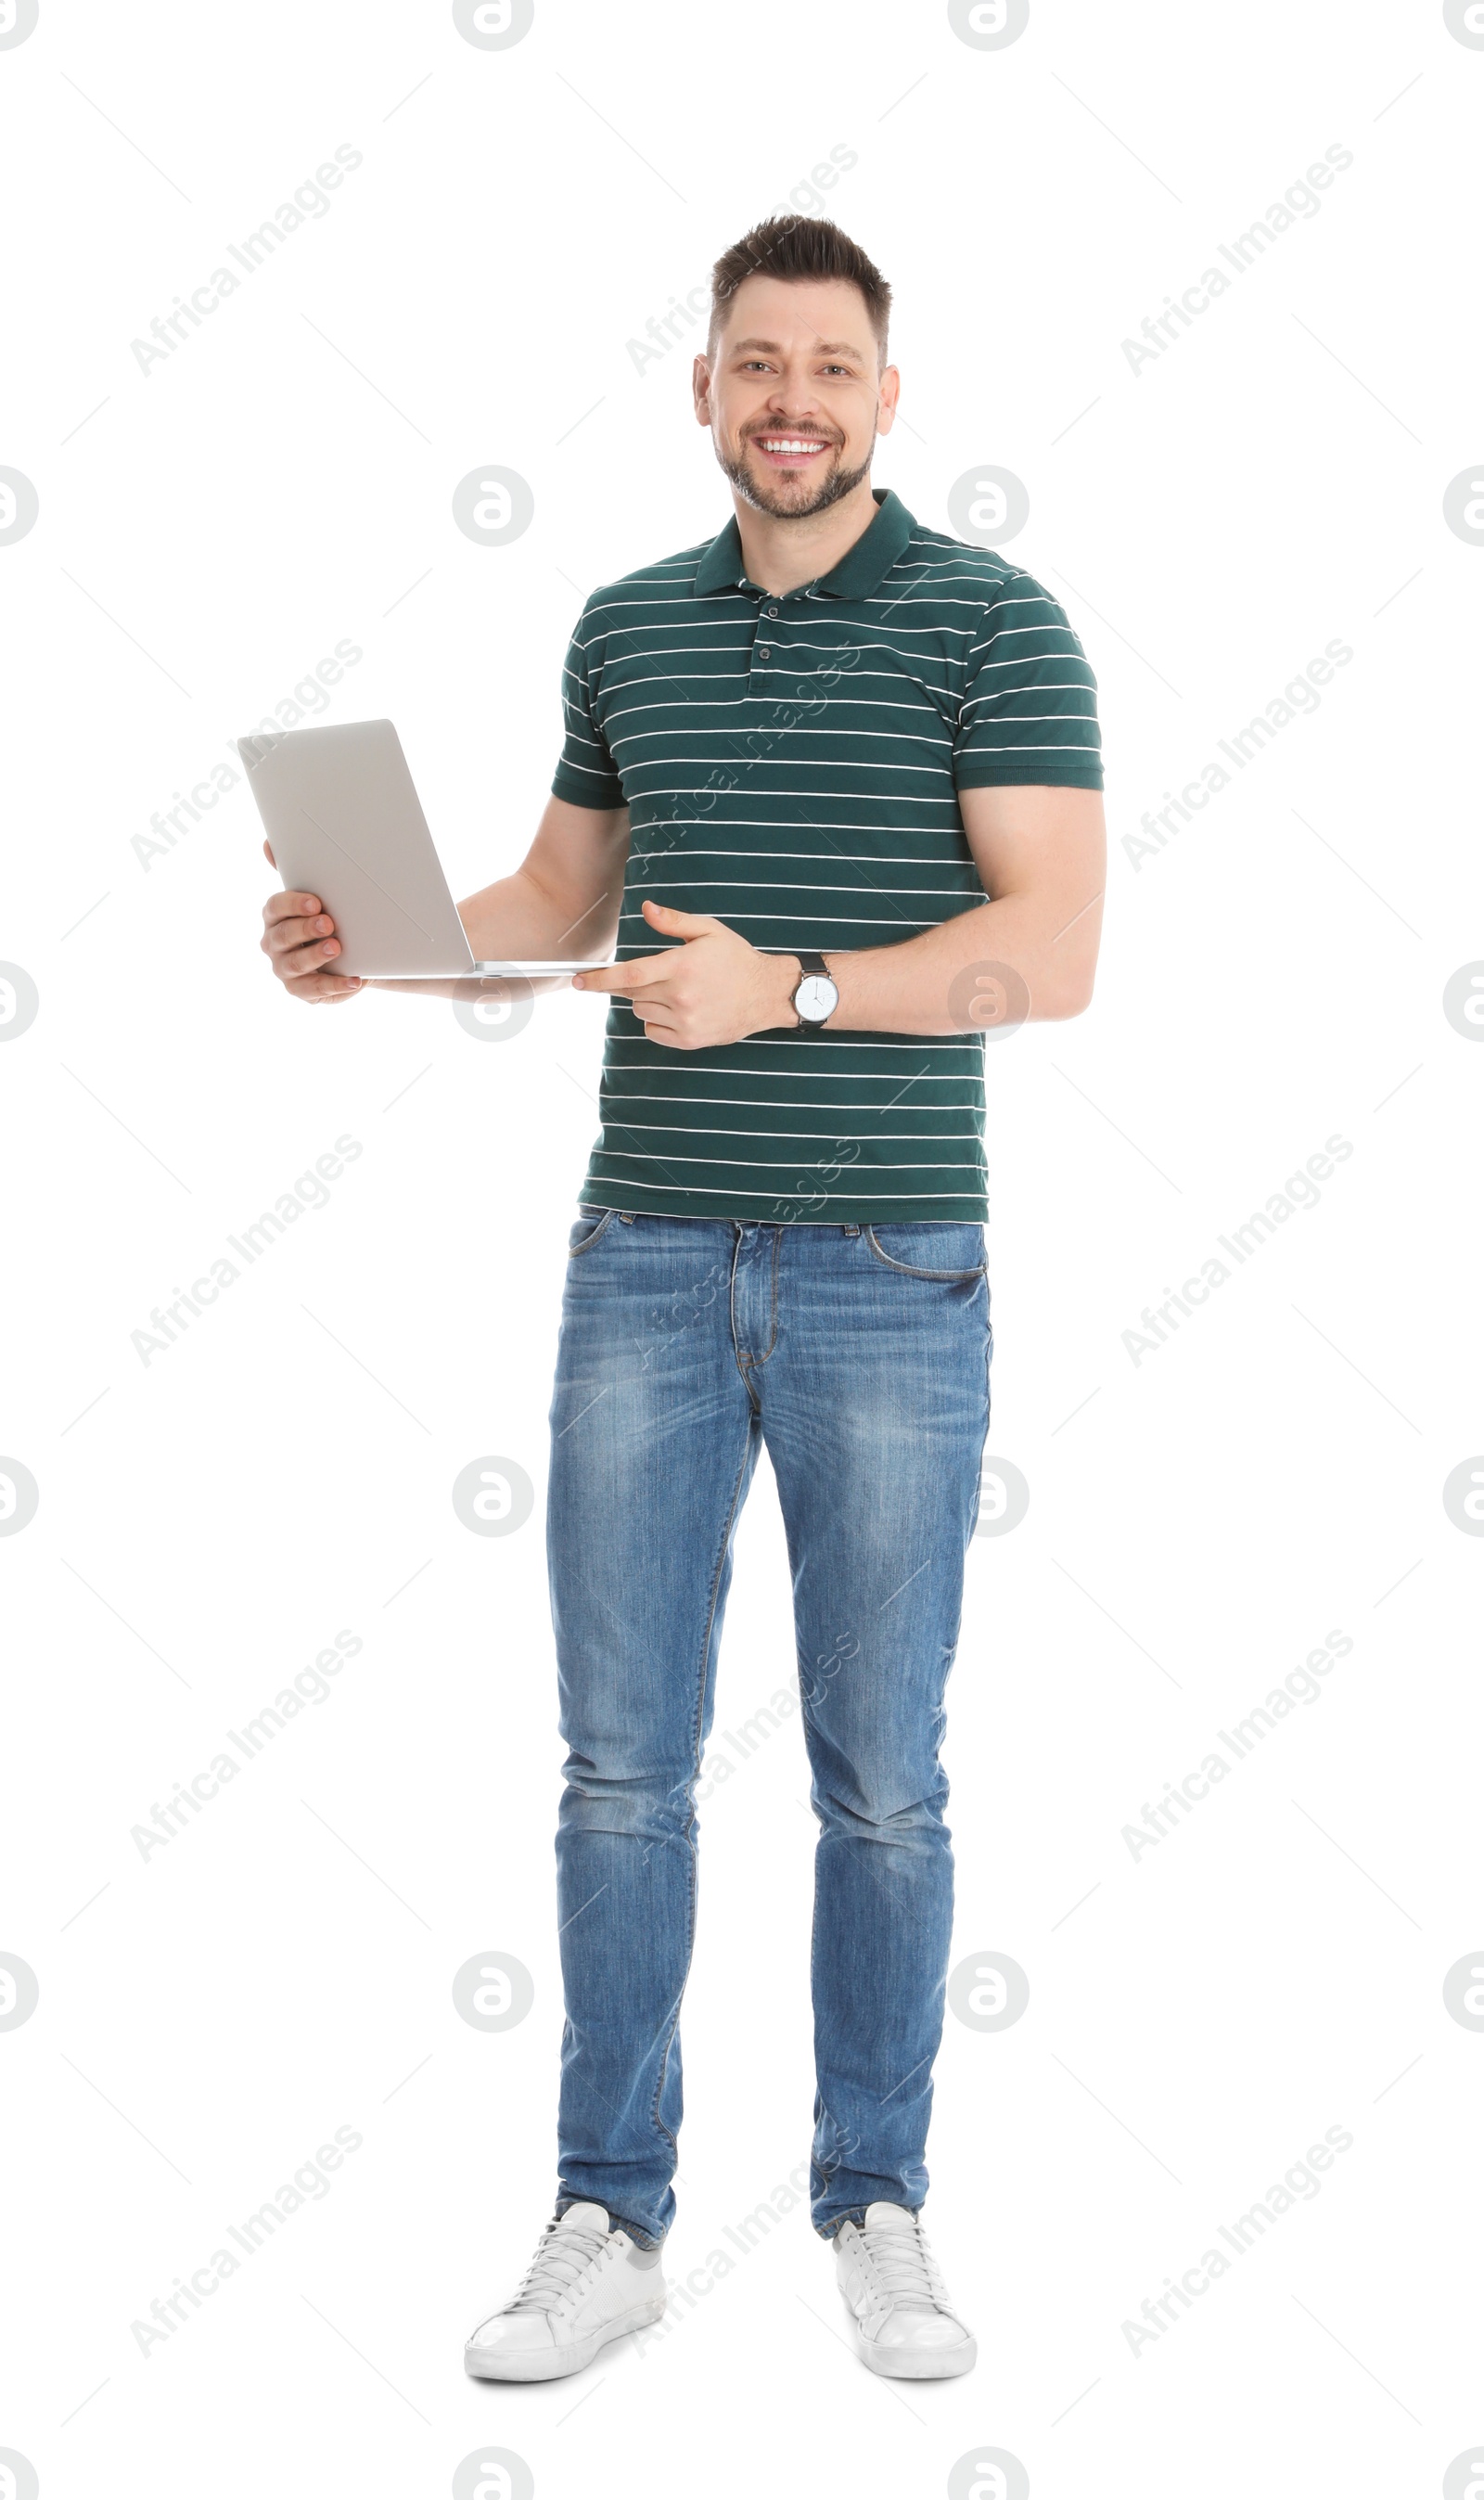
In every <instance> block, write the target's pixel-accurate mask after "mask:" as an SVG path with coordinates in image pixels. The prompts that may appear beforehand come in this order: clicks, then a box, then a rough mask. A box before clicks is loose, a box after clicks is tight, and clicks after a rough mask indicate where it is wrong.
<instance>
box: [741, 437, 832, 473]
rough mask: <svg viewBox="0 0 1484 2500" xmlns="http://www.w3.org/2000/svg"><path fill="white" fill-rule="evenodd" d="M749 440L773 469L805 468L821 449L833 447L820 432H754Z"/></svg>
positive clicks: (828, 449)
mask: <svg viewBox="0 0 1484 2500" xmlns="http://www.w3.org/2000/svg"><path fill="white" fill-rule="evenodd" d="M751 440H752V448H753V450H754V451H760V452H761V453H762V455H763V458H764V459H765V460H766V461H767V462H768V464H769V466H770V468H774V469H805V468H807V467H808V463H809V462H810V461H811V460H816V459H817V458H818V456H819V454H820V452H821V451H831V450H833V449H834V447H835V446H834V444H831V443H829V442H827V441H826V440H825V438H824V436H823V435H820V434H755V435H753V437H752V438H751Z"/></svg>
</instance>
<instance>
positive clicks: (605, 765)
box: [551, 609, 624, 807]
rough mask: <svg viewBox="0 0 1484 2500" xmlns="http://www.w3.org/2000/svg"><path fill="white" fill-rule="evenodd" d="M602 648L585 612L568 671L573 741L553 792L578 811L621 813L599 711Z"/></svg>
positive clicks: (565, 684)
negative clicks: (597, 666) (594, 667)
mask: <svg viewBox="0 0 1484 2500" xmlns="http://www.w3.org/2000/svg"><path fill="white" fill-rule="evenodd" d="M596 647H597V644H596V628H594V627H593V626H592V625H591V624H590V622H589V616H588V611H587V609H583V611H582V614H581V615H580V616H579V618H578V619H577V632H576V633H575V634H574V635H573V638H572V641H570V642H569V644H568V646H567V658H566V661H565V663H564V665H563V669H562V717H563V719H564V721H565V723H566V730H567V735H566V738H565V740H563V744H562V752H561V758H560V761H559V762H558V764H557V768H556V773H555V774H554V776H553V778H552V783H551V792H552V796H553V798H557V799H566V800H568V801H570V803H571V805H572V806H575V807H621V806H623V803H624V796H623V784H622V782H621V781H620V780H619V778H618V773H617V771H616V769H615V767H614V763H613V758H612V756H611V754H610V750H609V743H608V740H607V739H606V738H605V737H604V735H603V731H602V728H601V727H600V725H599V722H598V719H597V717H596V714H595V712H594V709H593V699H592V680H591V676H590V674H589V662H590V660H591V659H592V658H593V657H594V656H595V653H596Z"/></svg>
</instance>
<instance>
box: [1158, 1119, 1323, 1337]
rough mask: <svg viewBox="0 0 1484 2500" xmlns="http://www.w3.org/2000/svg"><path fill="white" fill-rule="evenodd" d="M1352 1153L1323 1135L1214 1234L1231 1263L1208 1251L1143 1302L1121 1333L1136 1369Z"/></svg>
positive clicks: (1314, 1201) (1315, 1195) (1308, 1205)
mask: <svg viewBox="0 0 1484 2500" xmlns="http://www.w3.org/2000/svg"><path fill="white" fill-rule="evenodd" d="M1354 1152H1355V1148H1354V1146H1353V1144H1352V1143H1351V1141H1350V1139H1349V1138H1348V1137H1342V1136H1340V1135H1337V1134H1336V1135H1335V1136H1333V1137H1326V1139H1325V1141H1324V1148H1323V1151H1322V1152H1321V1153H1319V1154H1313V1155H1310V1156H1309V1159H1308V1161H1307V1163H1306V1164H1305V1165H1304V1167H1303V1170H1302V1171H1297V1172H1293V1173H1291V1174H1290V1175H1289V1177H1288V1179H1287V1180H1286V1181H1285V1182H1284V1183H1283V1186H1282V1188H1281V1189H1275V1190H1274V1191H1273V1193H1272V1196H1271V1197H1270V1199H1269V1201H1268V1202H1267V1205H1266V1206H1260V1207H1254V1209H1253V1211H1252V1213H1251V1214H1250V1215H1249V1216H1248V1217H1247V1219H1246V1221H1245V1222H1244V1223H1242V1224H1234V1225H1233V1227H1232V1230H1231V1232H1230V1233H1218V1234H1217V1235H1216V1238H1217V1240H1218V1241H1219V1242H1220V1244H1221V1247H1222V1249H1223V1250H1225V1251H1226V1252H1227V1253H1228V1255H1229V1256H1230V1258H1231V1260H1232V1263H1233V1264H1232V1266H1230V1267H1229V1266H1227V1265H1226V1262H1225V1260H1222V1259H1218V1258H1216V1257H1215V1256H1214V1255H1213V1256H1212V1257H1210V1258H1209V1259H1207V1260H1205V1261H1204V1263H1203V1265H1202V1268H1201V1273H1200V1275H1199V1276H1187V1277H1186V1278H1185V1281H1184V1283H1183V1284H1182V1285H1181V1287H1180V1289H1179V1292H1178V1293H1176V1291H1175V1289H1174V1287H1173V1286H1172V1285H1167V1286H1166V1287H1165V1289H1164V1292H1165V1299H1164V1300H1163V1301H1162V1302H1160V1303H1158V1304H1157V1305H1156V1306H1155V1307H1154V1308H1153V1309H1152V1310H1151V1309H1150V1307H1149V1304H1148V1303H1147V1302H1146V1303H1145V1304H1144V1307H1143V1309H1142V1310H1141V1311H1140V1313H1139V1315H1138V1316H1139V1320H1140V1323H1141V1325H1140V1326H1139V1327H1138V1328H1132V1329H1125V1330H1124V1332H1123V1349H1124V1352H1125V1353H1126V1354H1127V1356H1128V1358H1129V1361H1130V1362H1131V1363H1132V1364H1133V1365H1134V1368H1135V1370H1136V1371H1137V1370H1138V1366H1139V1365H1140V1364H1141V1363H1142V1362H1143V1359H1144V1357H1145V1355H1147V1354H1157V1353H1158V1352H1159V1350H1160V1348H1161V1346H1163V1345H1168V1344H1169V1342H1170V1339H1171V1337H1172V1336H1173V1335H1174V1333H1175V1331H1176V1330H1177V1329H1178V1327H1179V1325H1180V1322H1181V1320H1182V1319H1187V1320H1188V1319H1192V1318H1194V1316H1195V1314H1196V1312H1197V1311H1198V1310H1199V1309H1200V1308H1201V1307H1202V1305H1203V1303H1205V1302H1208V1301H1209V1300H1210V1298H1211V1295H1212V1293H1213V1292H1214V1291H1215V1289H1216V1288H1217V1287H1218V1286H1221V1285H1224V1284H1226V1283H1227V1281H1228V1279H1229V1278H1230V1277H1231V1276H1232V1275H1233V1274H1234V1273H1235V1272H1236V1269H1237V1267H1244V1266H1246V1264H1247V1262H1248V1260H1249V1259H1251V1258H1253V1257H1255V1255H1256V1253H1257V1252H1258V1251H1259V1250H1261V1249H1262V1247H1263V1245H1264V1243H1265V1242H1267V1241H1270V1240H1271V1239H1272V1236H1273V1234H1275V1233H1276V1231H1277V1229H1278V1227H1279V1225H1280V1224H1286V1223H1287V1221H1288V1218H1289V1217H1290V1216H1291V1215H1293V1214H1295V1213H1296V1212H1297V1211H1298V1210H1299V1209H1300V1208H1301V1207H1302V1208H1303V1209H1304V1211H1305V1212H1309V1213H1311V1212H1312V1210H1313V1209H1314V1208H1315V1207H1316V1206H1317V1205H1318V1204H1319V1185H1320V1183H1321V1181H1327V1180H1330V1179H1331V1178H1333V1176H1334V1171H1335V1167H1336V1164H1344V1163H1348V1162H1349V1160H1350V1157H1351V1156H1352V1155H1353V1154H1354Z"/></svg>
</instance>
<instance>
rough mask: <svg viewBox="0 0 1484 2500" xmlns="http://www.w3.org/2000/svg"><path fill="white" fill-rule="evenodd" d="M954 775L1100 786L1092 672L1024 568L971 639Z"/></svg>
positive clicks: (973, 786) (968, 783)
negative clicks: (1023, 571)
mask: <svg viewBox="0 0 1484 2500" xmlns="http://www.w3.org/2000/svg"><path fill="white" fill-rule="evenodd" d="M953 778H954V783H955V786H956V787H957V788H958V789H960V790H979V789H986V788H990V787H992V786H994V785H996V784H1006V783H1010V782H1017V781H1018V782H1032V781H1036V782H1050V783H1051V784H1053V785H1057V786H1061V787H1063V788H1066V789H1072V790H1101V789H1102V787H1103V756H1102V748H1101V744H1100V741H1099V737H1098V681H1097V679H1096V677H1095V676H1094V675H1093V673H1092V670H1091V668H1090V667H1089V666H1088V662H1087V655H1086V653H1085V652H1084V651H1083V648H1082V645H1081V643H1080V642H1079V641H1078V640H1077V638H1076V636H1075V634H1074V633H1073V632H1072V627H1071V625H1070V624H1069V623H1068V621H1067V611H1066V609H1064V608H1062V607H1061V606H1060V605H1059V603H1058V602H1057V601H1056V600H1054V599H1053V598H1052V596H1051V594H1050V592H1049V591H1048V590H1043V589H1042V588H1041V585H1040V583H1039V581H1037V580H1035V579H1034V578H1033V576H1031V575H1030V574H1028V573H1013V574H1011V575H1010V576H1008V578H1007V579H1006V581H1004V582H1002V583H1001V584H1000V586H999V588H998V589H997V590H996V591H995V594H994V596H993V598H992V600H991V601H990V603H989V605H988V607H987V608H986V609H985V610H984V615H983V618H982V621H981V623H980V626H979V629H978V631H977V633H976V634H975V636H974V639H973V644H972V645H971V648H970V651H969V661H968V683H967V685H966V687H965V691H964V699H963V703H962V705H961V707H960V710H959V726H958V735H957V737H956V739H955V740H954V747H953Z"/></svg>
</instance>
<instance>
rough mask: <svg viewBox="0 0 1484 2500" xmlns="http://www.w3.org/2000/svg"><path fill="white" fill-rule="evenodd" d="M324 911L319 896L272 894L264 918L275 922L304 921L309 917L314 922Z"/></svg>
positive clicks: (265, 907)
mask: <svg viewBox="0 0 1484 2500" xmlns="http://www.w3.org/2000/svg"><path fill="white" fill-rule="evenodd" d="M323 909H324V905H323V904H322V903H321V902H320V900H319V897H318V895H317V894H296V893H293V892H289V893H286V894H270V896H269V898H268V900H267V902H266V903H265V904H264V905H263V918H264V920H265V921H273V920H288V919H303V918H305V917H306V916H308V917H309V918H310V919H312V920H313V918H314V917H315V915H316V914H317V913H318V912H321V911H322V910H323ZM332 925H333V924H332Z"/></svg>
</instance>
